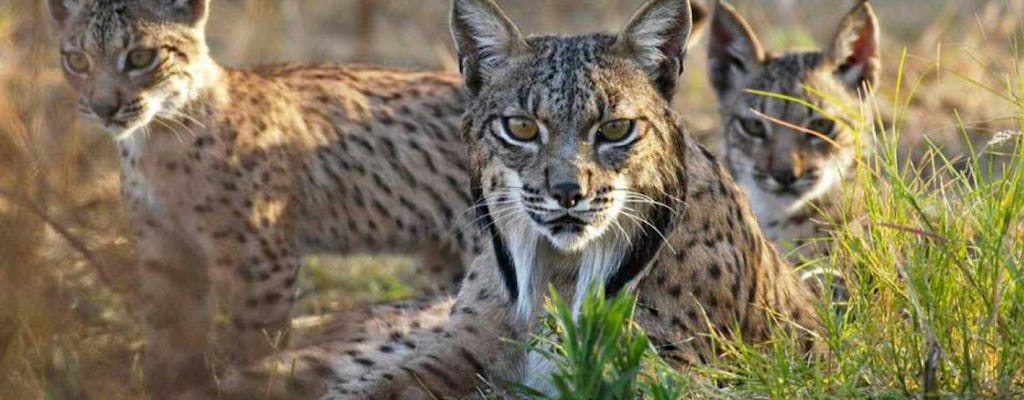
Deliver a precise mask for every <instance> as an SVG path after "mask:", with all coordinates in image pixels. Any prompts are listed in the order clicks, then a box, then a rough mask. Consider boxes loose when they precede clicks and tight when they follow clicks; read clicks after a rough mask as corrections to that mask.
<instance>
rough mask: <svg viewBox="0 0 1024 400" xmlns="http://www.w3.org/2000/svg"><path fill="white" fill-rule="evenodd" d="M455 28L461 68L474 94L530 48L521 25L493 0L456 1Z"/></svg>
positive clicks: (453, 8) (454, 8)
mask: <svg viewBox="0 0 1024 400" xmlns="http://www.w3.org/2000/svg"><path fill="white" fill-rule="evenodd" d="M451 29H452V36H453V37H454V39H455V50H456V51H457V52H458V57H459V70H460V71H462V75H463V77H464V78H465V80H466V87H467V88H469V90H470V92H472V93H477V92H479V91H480V88H481V87H483V85H484V84H485V83H487V81H488V79H489V77H490V75H491V74H492V73H494V71H495V70H496V69H498V68H500V67H501V66H502V65H504V64H505V63H506V62H507V61H508V59H509V58H510V57H511V56H512V55H513V54H514V53H515V52H517V51H519V50H521V49H523V48H525V47H526V42H525V41H523V37H522V34H521V33H519V28H517V27H516V26H515V24H513V23H512V21H511V20H509V18H508V17H507V16H505V13H503V12H502V11H501V9H500V8H498V6H497V5H496V4H494V2H493V1H491V0H454V1H453V2H452V12H451Z"/></svg>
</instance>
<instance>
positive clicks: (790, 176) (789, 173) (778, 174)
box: [772, 168, 800, 188]
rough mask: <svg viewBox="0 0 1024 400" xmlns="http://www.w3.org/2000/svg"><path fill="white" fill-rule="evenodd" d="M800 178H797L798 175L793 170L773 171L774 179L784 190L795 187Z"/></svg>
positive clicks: (780, 169) (781, 169)
mask: <svg viewBox="0 0 1024 400" xmlns="http://www.w3.org/2000/svg"><path fill="white" fill-rule="evenodd" d="M799 178H800V177H799V176H796V174H795V173H793V169H792V168H779V169H774V170H772V179H775V181H776V182H778V183H779V185H780V186H782V187H784V188H788V187H790V186H793V184H794V183H796V181H797V179H799Z"/></svg>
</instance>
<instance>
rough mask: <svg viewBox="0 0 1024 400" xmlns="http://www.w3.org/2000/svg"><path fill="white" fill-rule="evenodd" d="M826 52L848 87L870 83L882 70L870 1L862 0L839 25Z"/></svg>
mask: <svg viewBox="0 0 1024 400" xmlns="http://www.w3.org/2000/svg"><path fill="white" fill-rule="evenodd" d="M829 56H830V57H831V58H832V62H833V63H834V64H835V66H836V71H835V74H836V77H838V78H839V80H841V81H843V83H845V84H846V86H847V87H849V88H850V89H851V90H858V89H860V88H862V87H864V85H869V86H870V85H873V84H874V83H875V82H876V81H877V80H878V75H879V73H880V70H881V64H882V62H881V58H882V56H881V51H880V49H879V32H878V17H876V16H875V12H874V10H872V8H871V3H869V2H868V1H867V0H863V1H861V2H860V3H859V4H857V6H856V7H854V8H853V10H852V11H850V13H849V14H847V15H846V18H844V19H843V22H842V23H840V25H839V30H838V31H837V32H836V35H835V38H834V39H833V40H832V49H831V50H830V51H829Z"/></svg>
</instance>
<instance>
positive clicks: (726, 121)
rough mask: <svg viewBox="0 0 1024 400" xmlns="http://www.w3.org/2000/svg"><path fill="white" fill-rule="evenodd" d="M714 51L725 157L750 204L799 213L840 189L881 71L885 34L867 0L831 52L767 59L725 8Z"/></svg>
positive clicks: (719, 14)
mask: <svg viewBox="0 0 1024 400" xmlns="http://www.w3.org/2000/svg"><path fill="white" fill-rule="evenodd" d="M710 52H711V54H710V62H711V75H712V84H713V86H714V87H715V89H716V91H717V92H718V98H719V102H720V106H721V117H722V127H723V130H724V135H725V158H726V161H727V163H728V164H729V167H730V169H731V170H732V172H733V174H734V176H735V177H736V180H737V181H739V182H740V183H741V185H742V186H744V187H746V188H747V189H748V191H750V192H752V193H751V195H752V197H755V198H756V199H758V200H760V199H764V201H763V202H761V203H762V204H757V203H759V202H758V201H755V202H754V203H755V204H754V208H755V209H758V210H759V211H760V210H764V209H765V208H772V209H776V211H783V212H785V213H793V212H796V211H797V210H799V209H800V208H802V207H803V206H804V205H805V204H807V203H808V202H811V201H814V200H816V199H818V198H819V197H821V196H822V195H823V194H825V193H826V192H828V191H830V190H831V189H834V188H836V187H838V185H839V184H840V183H841V181H842V180H843V179H844V175H845V174H846V173H848V172H849V171H850V170H851V169H852V167H853V166H854V164H855V162H856V160H857V157H858V156H859V155H860V153H861V150H862V144H863V141H862V140H860V139H861V138H858V137H857V134H856V129H855V128H856V127H859V125H861V124H862V122H863V121H865V120H870V118H865V117H864V116H863V115H862V112H861V109H860V107H859V105H858V104H859V103H858V100H859V99H858V96H859V95H861V94H864V93H867V92H866V89H867V88H868V87H869V86H870V84H872V83H874V81H875V80H876V79H877V74H878V68H879V67H878V65H879V53H878V29H877V22H876V20H875V17H874V13H873V12H872V11H871V8H870V5H869V3H867V2H862V3H861V4H859V5H858V6H857V7H856V8H855V9H854V10H853V12H851V13H850V14H849V15H848V16H847V17H846V19H845V20H844V21H843V23H842V24H841V26H840V29H839V31H838V33H837V34H836V36H835V38H834V40H833V45H832V48H831V49H830V50H829V51H827V52H808V53H795V52H794V53H785V54H782V55H777V56H776V55H766V54H764V52H763V50H761V46H760V44H759V43H758V41H757V38H756V36H755V35H754V34H753V32H752V31H751V30H750V28H749V26H748V25H747V23H746V22H745V21H744V20H743V18H742V17H741V16H740V15H739V14H738V13H736V11H735V10H733V9H732V8H731V7H730V6H728V5H727V4H720V5H719V6H718V9H717V10H716V13H715V17H714V20H713V22H712V34H711V45H710ZM775 95H781V96H782V97H785V98H780V97H776V96H775ZM793 99H797V100H796V101H794V100H793ZM766 202H774V203H778V204H775V205H774V206H773V207H767V206H766V205H765V204H763V203H766ZM778 208H782V209H783V210H778ZM766 212H767V211H766ZM758 214H762V212H758ZM759 216H760V217H761V219H762V220H765V217H766V216H765V215H759ZM772 217H773V218H779V217H781V216H780V215H774V216H772Z"/></svg>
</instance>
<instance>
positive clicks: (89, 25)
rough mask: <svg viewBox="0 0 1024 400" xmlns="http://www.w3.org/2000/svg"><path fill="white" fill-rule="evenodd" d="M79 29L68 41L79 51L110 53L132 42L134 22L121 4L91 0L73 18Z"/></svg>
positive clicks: (117, 1) (126, 6)
mask: <svg viewBox="0 0 1024 400" xmlns="http://www.w3.org/2000/svg"><path fill="white" fill-rule="evenodd" d="M77 18H78V20H79V21H81V29H80V30H79V31H78V32H77V35H76V36H75V37H73V38H72V40H73V42H74V43H75V44H76V45H77V46H79V47H80V48H82V49H86V50H89V51H96V52H100V53H106V54H109V53H114V52H117V51H118V50H120V49H123V48H125V47H127V46H129V45H131V43H133V42H134V40H135V28H136V27H135V26H133V25H132V24H131V23H130V21H133V20H134V19H135V18H133V16H132V15H131V10H130V8H129V7H128V5H127V4H125V2H124V1H121V0H95V1H92V2H90V3H89V4H88V5H86V6H85V8H84V9H83V10H82V12H81V13H80V14H79V16H78V17H77Z"/></svg>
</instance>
